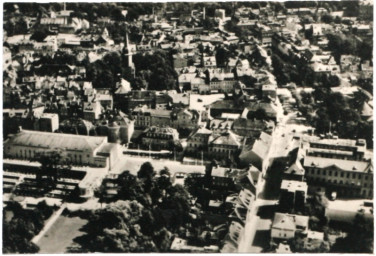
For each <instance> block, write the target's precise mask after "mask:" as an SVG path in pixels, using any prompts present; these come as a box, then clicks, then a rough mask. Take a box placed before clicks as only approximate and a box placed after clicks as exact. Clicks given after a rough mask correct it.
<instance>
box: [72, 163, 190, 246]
mask: <svg viewBox="0 0 376 256" xmlns="http://www.w3.org/2000/svg"><path fill="white" fill-rule="evenodd" d="M118 184H119V193H118V195H117V196H116V197H115V198H113V199H111V201H112V203H110V204H108V205H107V206H106V207H105V208H104V209H99V210H96V211H93V212H91V213H90V217H89V223H88V224H87V225H86V226H85V227H84V231H85V232H86V234H85V235H83V236H81V237H79V238H77V239H76V242H77V244H78V247H77V248H76V249H75V250H76V251H80V252H166V251H168V250H169V246H170V240H171V239H170V236H171V234H172V232H177V231H178V230H179V229H180V228H181V227H184V226H185V225H186V224H187V223H190V221H191V218H190V215H189V212H190V204H189V194H188V192H187V191H186V190H185V189H184V187H182V186H180V185H175V186H173V185H172V183H171V181H170V172H169V170H168V169H167V168H164V169H162V170H161V171H160V172H159V174H158V175H156V172H155V171H154V168H153V166H152V165H151V164H150V163H149V162H146V163H144V164H143V165H142V166H141V168H140V170H139V172H138V174H137V177H136V176H134V175H132V174H130V173H129V172H128V171H125V172H124V173H122V174H121V175H120V177H119V178H118Z"/></svg>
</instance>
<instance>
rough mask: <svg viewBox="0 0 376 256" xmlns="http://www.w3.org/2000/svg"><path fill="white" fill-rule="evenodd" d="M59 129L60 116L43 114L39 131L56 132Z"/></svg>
mask: <svg viewBox="0 0 376 256" xmlns="http://www.w3.org/2000/svg"><path fill="white" fill-rule="evenodd" d="M58 129H59V115H58V114H51V113H43V114H42V115H41V117H40V118H39V130H40V131H44V132H55V131H57V130H58Z"/></svg>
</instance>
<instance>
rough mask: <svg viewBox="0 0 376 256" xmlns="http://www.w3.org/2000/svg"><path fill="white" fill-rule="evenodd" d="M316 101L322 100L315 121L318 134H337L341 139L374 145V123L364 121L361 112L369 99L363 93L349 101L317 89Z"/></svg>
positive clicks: (341, 96)
mask: <svg viewBox="0 0 376 256" xmlns="http://www.w3.org/2000/svg"><path fill="white" fill-rule="evenodd" d="M315 95H316V96H315V97H318V98H316V100H318V99H320V100H322V103H320V104H319V106H318V109H317V110H316V116H315V117H314V119H313V124H314V125H315V127H316V129H317V132H318V133H327V132H329V131H332V132H336V133H337V134H338V135H339V137H341V138H350V139H360V138H363V139H366V141H367V145H368V146H369V147H372V145H373V141H372V138H373V135H372V134H373V126H372V123H369V122H366V121H363V120H362V118H361V117H360V110H361V108H362V107H363V104H364V102H366V101H367V98H366V97H364V95H363V93H361V92H359V93H355V95H354V98H353V99H352V100H347V99H346V98H344V97H343V95H342V94H340V93H329V92H326V93H325V92H323V91H322V89H317V91H316V92H315Z"/></svg>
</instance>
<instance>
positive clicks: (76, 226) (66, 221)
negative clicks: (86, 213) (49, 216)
mask: <svg viewBox="0 0 376 256" xmlns="http://www.w3.org/2000/svg"><path fill="white" fill-rule="evenodd" d="M86 223H87V220H85V219H81V218H80V217H68V216H64V215H61V216H60V217H59V218H58V219H57V221H56V222H55V223H54V224H53V226H52V227H51V228H50V229H49V230H48V231H47V233H46V234H45V235H44V237H42V238H41V239H40V240H39V242H38V246H39V248H40V251H39V253H64V252H66V250H67V248H68V247H69V246H71V245H72V243H73V239H74V238H76V237H78V236H81V235H83V232H81V231H80V229H81V227H82V226H84V225H85V224H86Z"/></svg>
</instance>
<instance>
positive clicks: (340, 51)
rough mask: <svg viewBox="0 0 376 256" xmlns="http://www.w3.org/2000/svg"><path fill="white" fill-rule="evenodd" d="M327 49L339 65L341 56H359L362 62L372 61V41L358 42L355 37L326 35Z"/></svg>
mask: <svg viewBox="0 0 376 256" xmlns="http://www.w3.org/2000/svg"><path fill="white" fill-rule="evenodd" d="M328 40H329V43H328V48H329V50H330V51H332V54H333V56H334V58H335V60H336V61H337V63H340V58H341V55H345V54H351V55H356V56H359V57H360V58H361V59H362V60H370V59H372V47H373V44H372V41H367V40H361V41H360V40H358V39H357V38H356V37H355V36H349V35H344V34H328Z"/></svg>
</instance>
